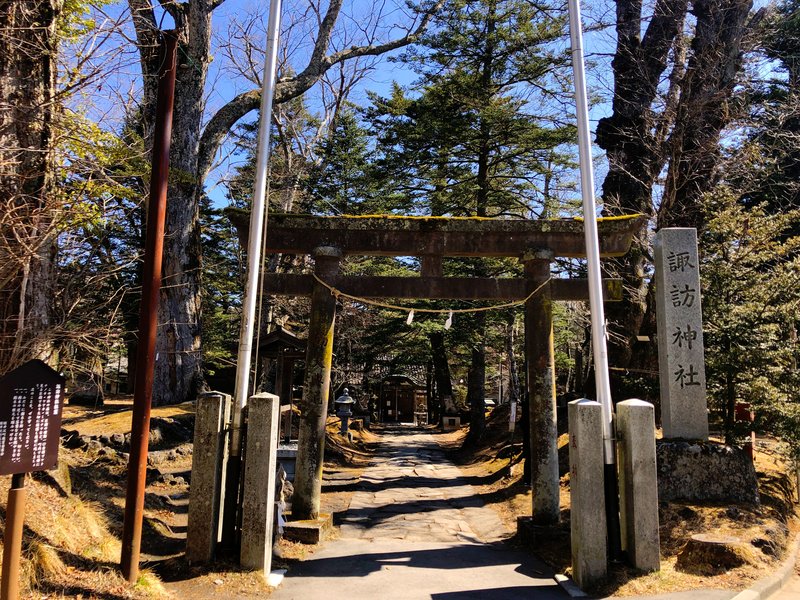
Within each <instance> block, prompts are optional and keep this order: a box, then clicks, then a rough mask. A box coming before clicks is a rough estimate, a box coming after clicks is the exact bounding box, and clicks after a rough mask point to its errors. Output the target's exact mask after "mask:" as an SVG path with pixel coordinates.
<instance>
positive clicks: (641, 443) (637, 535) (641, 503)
mask: <svg viewBox="0 0 800 600" xmlns="http://www.w3.org/2000/svg"><path fill="white" fill-rule="evenodd" d="M617 440H618V445H617V449H618V455H619V489H620V494H619V496H620V511H619V512H620V528H621V538H622V545H623V549H624V550H626V551H627V553H628V557H629V560H630V562H631V565H632V566H633V567H635V568H636V569H640V570H642V571H658V570H659V569H660V568H661V559H660V549H659V537H658V472H657V469H656V430H655V410H654V409H653V405H652V404H650V403H649V402H645V401H643V400H625V401H624V402H620V403H619V404H617Z"/></svg>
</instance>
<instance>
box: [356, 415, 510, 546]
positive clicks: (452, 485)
mask: <svg viewBox="0 0 800 600" xmlns="http://www.w3.org/2000/svg"><path fill="white" fill-rule="evenodd" d="M461 479H462V478H461V472H460V471H459V470H458V468H457V467H456V466H455V465H453V464H452V463H450V462H449V461H448V460H447V459H446V458H445V456H444V453H443V452H442V450H441V448H440V447H439V445H438V444H437V443H436V441H435V440H434V438H433V436H432V435H431V434H428V433H421V432H418V431H413V430H411V431H410V432H409V433H405V434H403V433H395V434H394V435H386V436H385V437H384V440H383V443H382V447H381V450H380V458H379V460H378V462H377V464H375V465H374V466H372V467H371V468H369V469H368V470H367V471H366V472H365V473H364V475H363V476H362V480H361V485H360V486H359V488H360V489H359V491H358V492H356V494H355V496H354V497H353V499H352V501H351V502H350V509H349V510H348V511H347V514H346V516H345V518H344V520H343V522H342V525H341V533H342V537H344V538H362V539H368V540H379V539H403V540H409V541H427V542H431V541H437V542H494V541H498V540H501V539H503V538H505V537H507V536H508V533H509V532H508V531H507V530H506V528H505V526H504V525H503V523H502V522H501V520H500V518H499V517H498V515H497V513H495V512H494V511H493V510H492V509H491V508H489V507H485V506H484V505H483V502H482V501H481V499H480V498H479V497H477V496H476V495H475V489H474V488H473V487H472V486H470V485H467V484H465V483H463V481H462V480H461Z"/></svg>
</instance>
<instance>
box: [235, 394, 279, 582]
mask: <svg viewBox="0 0 800 600" xmlns="http://www.w3.org/2000/svg"><path fill="white" fill-rule="evenodd" d="M279 404H280V402H279V399H278V396H276V395H275V394H256V395H254V396H251V397H250V399H249V400H248V402H247V446H246V454H245V465H244V486H243V488H242V545H241V550H240V562H241V564H242V566H243V567H244V568H246V569H252V570H254V571H262V572H263V573H264V575H269V572H270V569H271V568H272V529H273V520H274V515H275V471H276V469H277V467H278V426H279V423H278V421H279V414H280V413H279V408H280V407H279Z"/></svg>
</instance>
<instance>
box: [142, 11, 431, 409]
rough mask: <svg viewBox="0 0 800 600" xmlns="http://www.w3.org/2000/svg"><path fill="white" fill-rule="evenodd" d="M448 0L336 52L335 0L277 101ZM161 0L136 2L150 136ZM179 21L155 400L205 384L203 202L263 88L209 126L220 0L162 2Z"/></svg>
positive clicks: (382, 47)
mask: <svg viewBox="0 0 800 600" xmlns="http://www.w3.org/2000/svg"><path fill="white" fill-rule="evenodd" d="M443 1H444V0H437V1H436V2H435V3H434V5H433V6H431V7H429V10H428V11H427V12H426V13H424V14H422V15H420V17H421V18H420V19H418V20H417V21H415V29H413V30H409V31H407V33H406V35H403V36H402V37H400V38H397V39H394V40H390V41H388V42H385V43H382V44H371V43H370V44H365V45H363V46H356V45H353V46H350V47H348V48H346V49H345V50H342V51H339V52H334V53H329V46H330V45H331V38H332V34H333V28H334V26H335V24H336V22H337V19H338V16H339V13H340V12H341V8H342V4H343V2H342V0H331V2H329V3H328V7H327V10H326V11H325V14H324V15H322V18H321V19H320V22H319V28H318V31H317V35H316V37H315V41H314V48H313V50H312V51H311V52H310V54H309V58H308V64H307V66H306V67H305V69H303V70H302V71H301V72H299V73H296V74H294V73H292V74H287V75H286V76H285V77H283V78H282V79H281V80H280V81H279V82H278V85H277V87H276V90H275V102H276V103H281V102H286V101H288V100H291V99H293V98H297V97H299V96H300V95H302V94H303V93H304V92H305V91H306V90H308V89H309V88H310V87H311V86H313V85H314V84H315V83H316V82H317V81H319V80H320V78H321V77H322V76H323V75H324V74H325V72H326V71H328V69H330V68H331V67H333V66H334V65H338V64H340V63H341V62H343V61H345V60H348V59H350V58H357V57H361V56H374V55H377V54H381V53H384V52H388V51H390V50H394V49H396V48H400V47H403V46H406V45H408V44H410V43H412V42H414V41H416V40H417V38H418V37H419V35H420V34H421V33H422V32H423V31H424V30H425V29H426V28H427V26H428V24H429V22H430V19H431V17H432V15H433V14H434V13H435V12H436V11H437V10H438V8H439V7H440V6H441V4H442V3H443ZM153 4H154V2H153V0H128V5H129V7H130V11H131V16H132V20H133V24H134V27H135V29H136V38H137V44H138V47H139V55H140V63H141V67H142V73H143V76H144V93H143V98H142V105H141V110H140V118H141V119H142V125H143V127H142V129H143V131H144V135H145V138H146V139H149V136H150V134H151V132H152V118H153V114H154V110H153V107H154V106H155V98H156V88H157V74H158V67H159V61H158V57H157V48H158V40H159V32H158V25H157V21H156V18H155V12H154V9H153ZM158 4H159V5H160V6H161V8H162V9H163V10H166V11H167V12H169V14H170V15H171V16H172V18H173V19H174V21H175V29H176V31H177V34H178V36H179V39H180V45H179V48H178V55H179V61H178V73H177V82H176V90H175V109H174V114H173V127H172V152H171V155H170V185H169V192H168V193H169V200H168V205H167V217H166V225H165V229H166V239H165V243H164V263H163V271H162V276H163V284H162V285H163V287H162V291H161V302H160V307H159V324H160V329H159V335H158V342H157V347H156V352H157V355H156V356H157V358H156V375H155V385H154V389H153V402H154V404H165V403H175V402H183V401H185V400H188V399H191V398H192V397H193V396H194V395H195V394H196V392H197V391H198V390H200V389H201V388H202V387H203V386H204V382H203V375H202V357H201V353H200V316H201V315H200V311H201V302H200V294H201V289H202V286H201V271H200V267H201V264H202V260H201V246H200V222H199V201H200V197H201V195H202V194H203V193H204V190H203V183H204V180H205V177H206V176H207V175H208V173H209V171H210V170H211V167H212V163H213V160H214V157H215V155H216V152H217V150H218V149H219V147H220V145H221V143H222V141H223V140H224V139H225V137H226V135H227V134H228V132H229V131H230V129H231V128H232V127H233V126H234V125H235V124H236V123H237V122H238V121H239V120H240V119H241V118H242V117H244V116H245V115H246V114H248V113H249V112H251V111H253V110H257V109H258V107H259V104H260V100H261V90H260V89H252V90H248V91H245V92H242V93H240V94H238V95H237V96H236V97H234V98H233V99H231V100H230V101H229V102H228V103H226V104H225V105H224V106H222V107H221V108H220V109H219V110H218V111H217V112H216V113H215V114H214V115H213V116H211V118H210V119H208V122H207V123H206V125H205V127H203V118H202V117H203V109H204V102H203V92H204V87H205V82H206V77H207V74H208V65H209V63H210V62H211V56H210V48H211V45H210V40H211V13H212V12H213V11H214V9H215V8H217V7H218V6H220V5H221V4H222V2H221V1H220V0H186V1H184V2H159V3H158Z"/></svg>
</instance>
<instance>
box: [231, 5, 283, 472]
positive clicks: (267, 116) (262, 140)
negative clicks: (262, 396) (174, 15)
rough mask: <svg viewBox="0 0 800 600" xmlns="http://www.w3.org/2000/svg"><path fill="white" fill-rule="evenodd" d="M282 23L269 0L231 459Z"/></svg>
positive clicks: (249, 337)
mask: <svg viewBox="0 0 800 600" xmlns="http://www.w3.org/2000/svg"><path fill="white" fill-rule="evenodd" d="M280 23H281V0H271V2H270V5H269V23H268V25H267V48H266V55H265V57H264V77H263V79H264V80H263V82H262V88H261V118H260V120H259V122H258V151H257V154H256V182H255V186H254V189H253V203H252V208H251V212H250V239H249V243H248V245H247V283H246V284H245V288H244V301H243V302H242V325H241V329H240V334H239V354H238V357H237V361H236V388H235V391H234V405H233V427H232V432H231V449H230V454H231V456H239V455H240V453H241V441H242V432H241V426H242V410H243V409H244V407H245V405H246V404H247V398H248V393H249V391H250V390H249V387H250V360H251V356H252V351H253V331H254V329H255V316H256V300H257V298H258V275H259V270H260V266H261V241H262V235H263V232H264V223H265V221H266V218H267V212H268V208H267V198H266V195H267V166H268V165H269V154H270V148H269V138H270V129H271V125H272V99H273V97H274V96H275V81H276V78H277V64H278V36H279V32H280Z"/></svg>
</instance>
